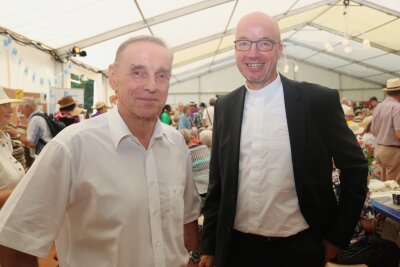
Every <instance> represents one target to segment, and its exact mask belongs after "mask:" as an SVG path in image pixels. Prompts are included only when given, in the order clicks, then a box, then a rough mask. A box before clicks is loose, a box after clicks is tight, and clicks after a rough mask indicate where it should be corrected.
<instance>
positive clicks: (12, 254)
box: [0, 87, 38, 267]
mask: <svg viewBox="0 0 400 267" xmlns="http://www.w3.org/2000/svg"><path fill="white" fill-rule="evenodd" d="M17 103H22V102H21V100H17V99H11V98H9V97H8V96H7V94H6V93H5V92H4V89H3V88H2V87H0V210H1V209H2V207H3V205H4V203H5V202H6V201H7V199H8V198H9V196H10V195H11V193H12V192H13V190H14V188H15V186H16V185H17V183H18V182H19V181H20V179H21V178H22V176H23V175H24V173H25V170H24V167H23V166H22V165H21V163H19V161H18V160H16V159H15V158H14V157H13V156H12V151H13V147H12V144H11V139H10V136H9V135H8V134H7V132H5V131H4V128H5V127H6V126H7V124H8V123H9V122H10V119H11V114H12V113H13V109H12V107H11V104H17ZM28 207H29V206H28ZM15 258H19V259H20V262H21V264H22V265H20V266H29V267H37V266H38V262H37V259H36V257H33V256H31V255H28V254H26V253H23V252H19V251H15V250H12V249H9V248H7V247H3V246H1V245H0V266H2V267H14V266H15V265H14V262H13V259H15Z"/></svg>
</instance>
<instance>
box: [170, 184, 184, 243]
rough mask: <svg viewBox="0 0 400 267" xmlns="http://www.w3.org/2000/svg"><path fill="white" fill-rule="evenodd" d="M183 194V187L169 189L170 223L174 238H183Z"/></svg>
mask: <svg viewBox="0 0 400 267" xmlns="http://www.w3.org/2000/svg"><path fill="white" fill-rule="evenodd" d="M183 192H184V188H183V186H180V185H175V186H170V187H169V208H170V214H171V217H170V219H171V221H170V223H171V227H172V232H173V234H174V236H183V211H184V202H183Z"/></svg>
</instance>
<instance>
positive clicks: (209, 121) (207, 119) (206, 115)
mask: <svg viewBox="0 0 400 267" xmlns="http://www.w3.org/2000/svg"><path fill="white" fill-rule="evenodd" d="M208 104H209V106H208V108H206V109H205V110H204V112H203V121H202V124H203V126H204V127H207V128H210V129H211V128H212V125H213V122H214V106H215V98H210V100H209V102H208Z"/></svg>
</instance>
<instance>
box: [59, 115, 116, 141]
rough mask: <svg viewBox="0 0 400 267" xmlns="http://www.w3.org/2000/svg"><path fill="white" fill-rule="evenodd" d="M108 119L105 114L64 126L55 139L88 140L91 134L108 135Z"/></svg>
mask: <svg viewBox="0 0 400 267" xmlns="http://www.w3.org/2000/svg"><path fill="white" fill-rule="evenodd" d="M107 129H109V125H108V120H107V117H106V116H104V117H103V116H97V117H95V118H91V119H87V120H84V121H81V122H78V123H74V124H71V125H69V126H67V127H65V128H64V129H63V130H62V131H61V132H60V133H59V134H58V135H57V136H56V140H59V141H62V142H73V140H77V139H79V140H86V141H89V140H90V139H91V138H90V137H92V136H102V135H104V134H106V135H109V131H108V130H107Z"/></svg>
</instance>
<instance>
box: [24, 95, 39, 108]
mask: <svg viewBox="0 0 400 267" xmlns="http://www.w3.org/2000/svg"><path fill="white" fill-rule="evenodd" d="M22 102H24V105H27V106H30V107H32V108H36V107H37V104H36V102H35V99H34V98H33V97H28V96H26V97H23V98H22Z"/></svg>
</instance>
